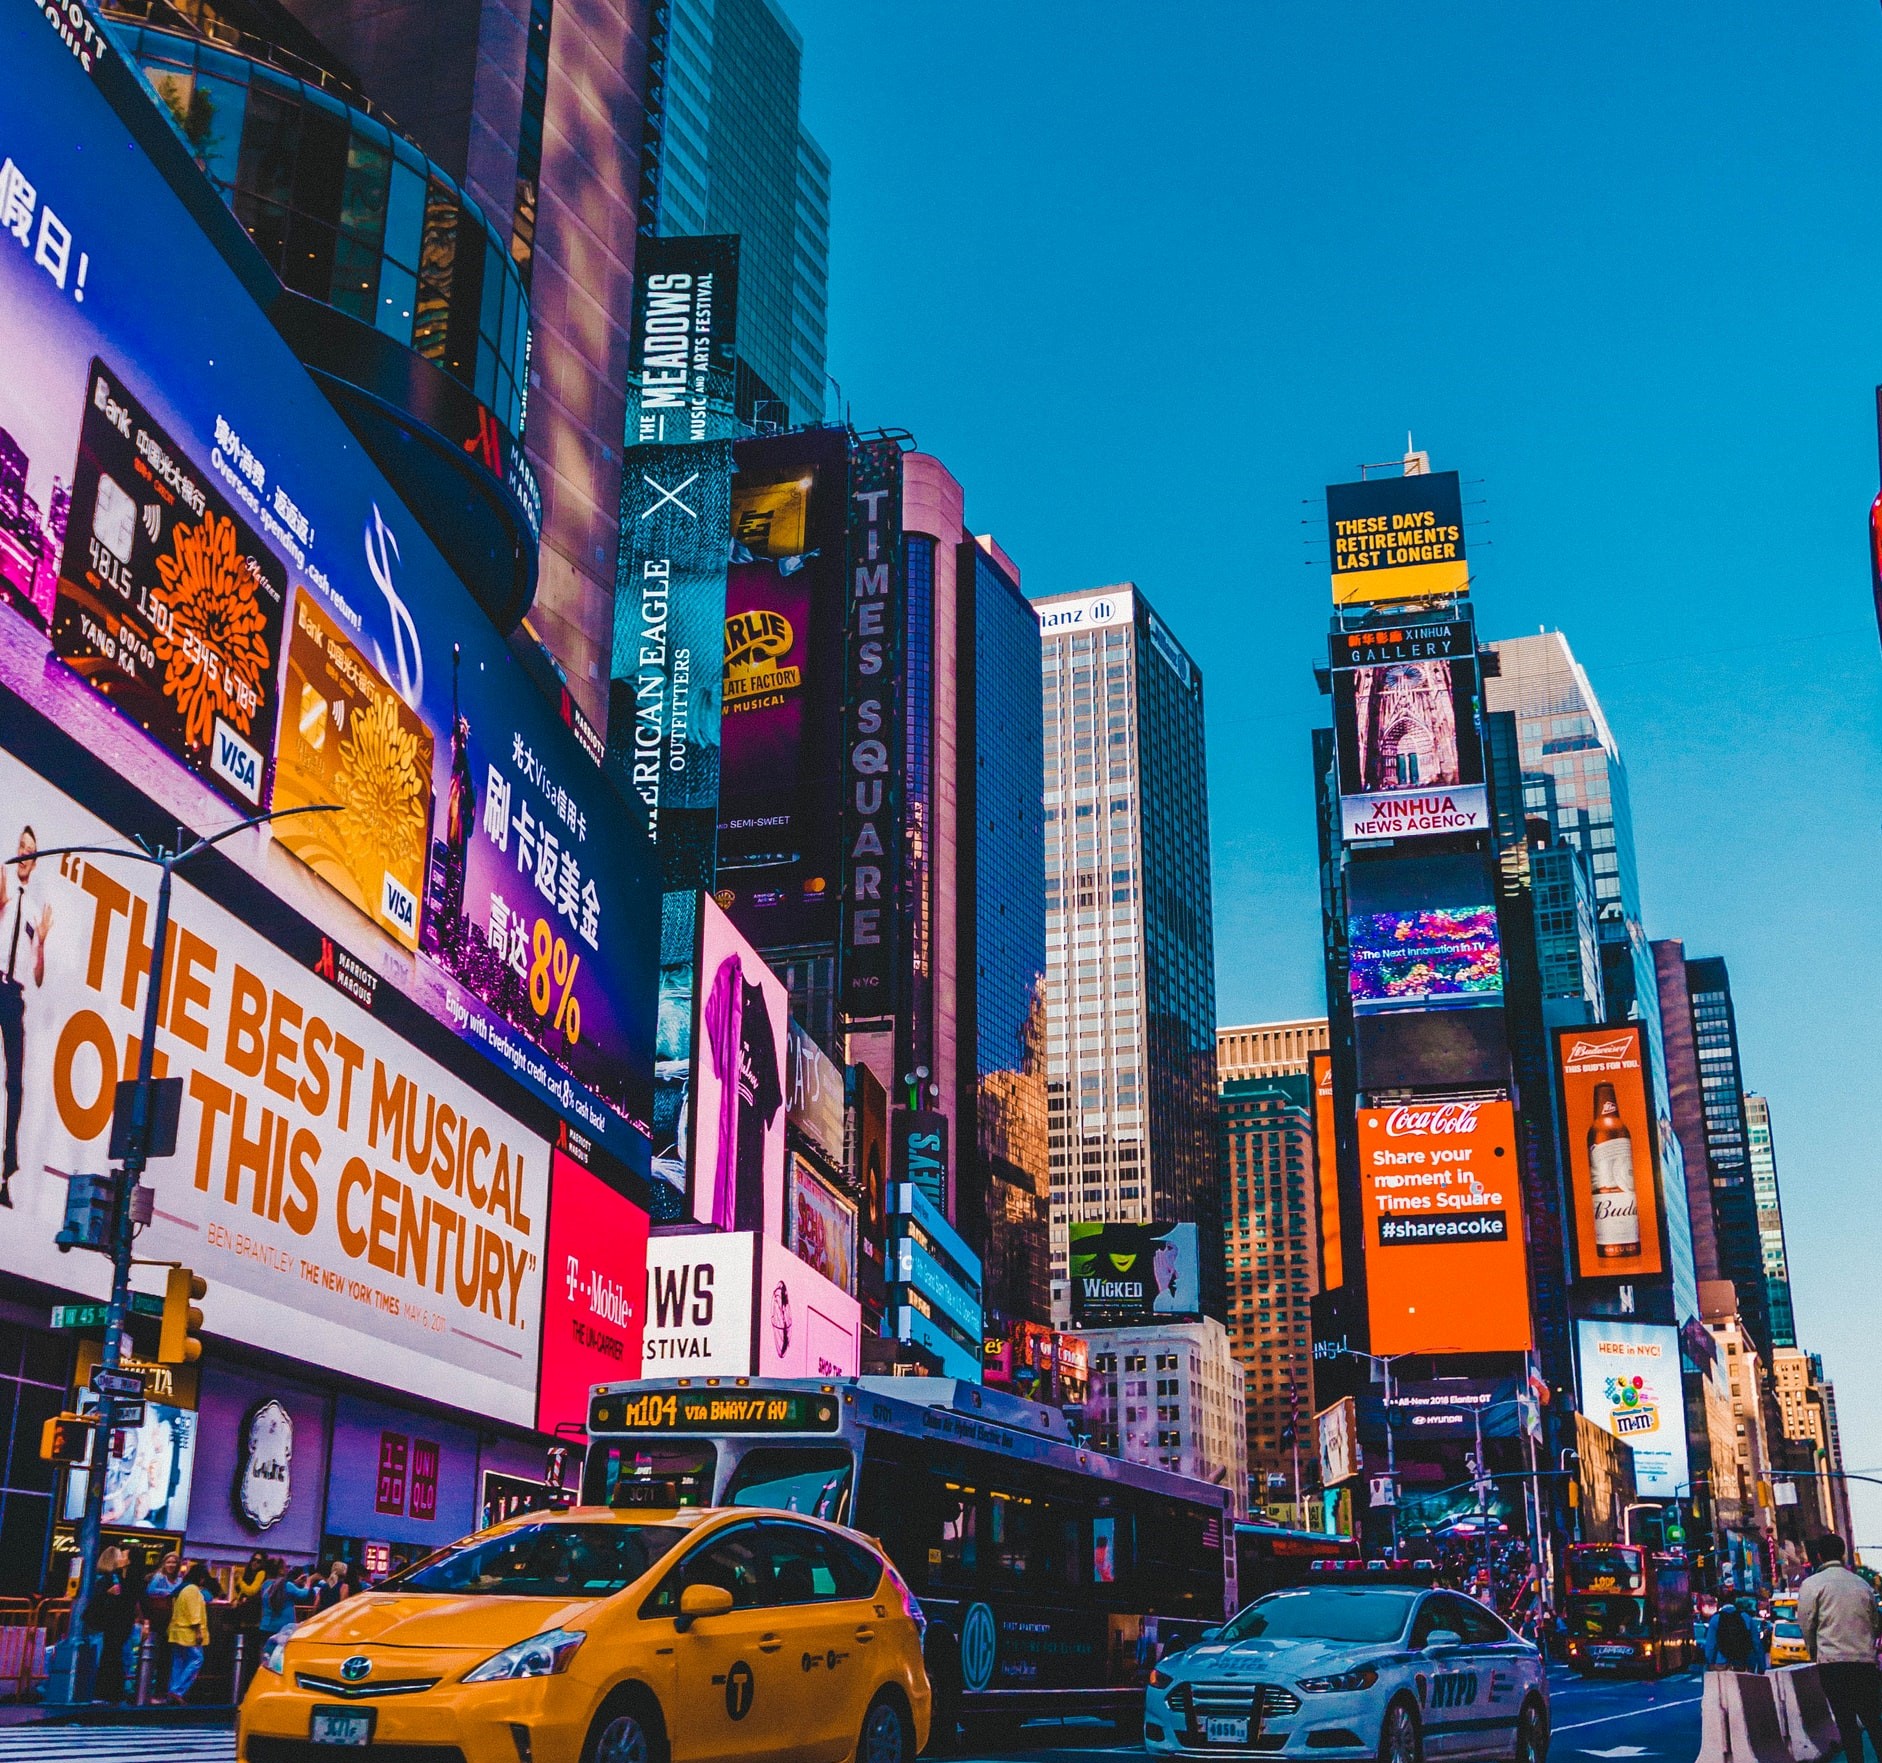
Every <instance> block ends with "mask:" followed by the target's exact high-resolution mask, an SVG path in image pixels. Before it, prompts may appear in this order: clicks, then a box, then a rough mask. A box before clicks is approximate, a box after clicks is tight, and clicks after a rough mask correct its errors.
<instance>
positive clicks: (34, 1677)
mask: <svg viewBox="0 0 1882 1763" xmlns="http://www.w3.org/2000/svg"><path fill="white" fill-rule="evenodd" d="M71 1609H72V1606H71V1600H70V1599H68V1598H0V1700H11V1701H15V1702H24V1701H28V1700H30V1699H31V1697H32V1695H33V1692H34V1691H35V1689H36V1688H37V1687H38V1686H39V1685H40V1684H42V1683H44V1682H45V1679H46V1649H47V1648H48V1647H49V1646H50V1645H51V1644H52V1643H53V1642H54V1641H56V1640H58V1639H59V1637H60V1636H61V1635H63V1634H64V1633H65V1630H66V1626H67V1624H68V1622H69V1621H70V1619H71Z"/></svg>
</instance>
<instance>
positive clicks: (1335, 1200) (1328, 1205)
mask: <svg viewBox="0 0 1882 1763" xmlns="http://www.w3.org/2000/svg"><path fill="white" fill-rule="evenodd" d="M1307 1074H1308V1077H1309V1079H1310V1080H1311V1081H1312V1084H1313V1155H1314V1167H1315V1169H1316V1170H1317V1171H1318V1175H1319V1181H1318V1190H1319V1195H1320V1289H1321V1290H1322V1291H1331V1290H1332V1289H1333V1288H1334V1287H1335V1286H1341V1285H1344V1284H1345V1283H1346V1249H1345V1244H1344V1243H1343V1242H1342V1241H1341V1239H1340V1167H1339V1155H1338V1145H1337V1142H1336V1139H1335V1136H1334V1127H1333V1055H1332V1054H1331V1053H1327V1052H1317V1053H1309V1054H1308V1055H1307Z"/></svg>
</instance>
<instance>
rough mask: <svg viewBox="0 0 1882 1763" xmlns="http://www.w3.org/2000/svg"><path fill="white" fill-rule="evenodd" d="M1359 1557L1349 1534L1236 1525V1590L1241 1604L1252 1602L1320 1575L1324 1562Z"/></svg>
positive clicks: (1258, 1525) (1353, 1540) (1321, 1574)
mask: <svg viewBox="0 0 1882 1763" xmlns="http://www.w3.org/2000/svg"><path fill="white" fill-rule="evenodd" d="M1359 1558H1360V1551H1359V1543H1358V1541H1357V1540H1356V1539H1355V1538H1353V1537H1343V1536H1330V1535H1328V1534H1327V1533H1326V1532H1325V1531H1319V1530H1289V1529H1287V1528H1286V1527H1285V1526H1283V1525H1279V1524H1238V1525H1236V1527H1235V1578H1236V1587H1235V1589H1236V1593H1237V1595H1238V1596H1239V1597H1240V1599H1241V1601H1242V1603H1244V1604H1252V1603H1253V1602H1254V1601H1255V1600H1256V1599H1257V1598H1265V1597H1266V1596H1267V1595H1268V1593H1269V1592H1278V1591H1281V1590H1284V1589H1285V1588H1286V1587H1288V1586H1297V1585H1306V1584H1308V1583H1309V1582H1310V1581H1312V1580H1314V1579H1315V1578H1317V1577H1321V1576H1324V1574H1325V1573H1326V1567H1325V1565H1324V1564H1325V1563H1326V1562H1328V1561H1357V1560H1358V1559H1359Z"/></svg>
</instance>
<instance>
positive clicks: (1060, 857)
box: [1033, 583, 1221, 1319]
mask: <svg viewBox="0 0 1882 1763" xmlns="http://www.w3.org/2000/svg"><path fill="white" fill-rule="evenodd" d="M1033 605H1034V607H1035V609H1036V610H1037V611H1038V613H1039V629H1040V640H1041V644H1042V650H1043V680H1042V683H1043V685H1044V689H1045V755H1044V757H1045V864H1046V874H1045V899H1046V1034H1047V1042H1046V1046H1047V1073H1046V1074H1047V1090H1048V1096H1049V1105H1050V1110H1051V1113H1050V1129H1051V1158H1052V1302H1053V1308H1054V1311H1055V1313H1056V1314H1057V1315H1058V1316H1059V1318H1060V1319H1064V1318H1065V1317H1066V1315H1067V1308H1066V1307H1067V1303H1068V1287H1067V1284H1066V1226H1067V1224H1068V1223H1071V1222H1074V1221H1082V1220H1086V1219H1094V1220H1110V1221H1123V1222H1132V1221H1145V1222H1148V1221H1157V1222H1172V1223H1183V1222H1189V1221H1194V1222H1195V1223H1196V1224H1197V1225H1198V1226H1199V1227H1200V1231H1199V1234H1200V1236H1201V1239H1202V1246H1203V1248H1202V1280H1203V1303H1204V1307H1205V1308H1206V1309H1208V1310H1209V1311H1210V1312H1211V1313H1212V1314H1219V1313H1220V1309H1221V1208H1220V1205H1219V1202H1218V1197H1217V1196H1218V1181H1217V1161H1216V1137H1215V1127H1216V1085H1215V937H1214V929H1213V918H1212V913H1211V905H1210V886H1209V804H1208V784H1207V779H1206V777H1205V774H1204V754H1203V701H1202V672H1201V669H1199V668H1198V667H1197V666H1196V664H1195V662H1194V661H1193V660H1192V659H1191V658H1190V656H1189V655H1188V654H1187V653H1186V652H1185V650H1184V649H1183V647H1182V645H1181V644H1180V643H1178V642H1177V640H1176V638H1175V637H1174V636H1173V635H1172V634H1171V632H1170V630H1169V627H1168V626H1167V625H1166V624H1164V622H1163V621H1162V619H1160V618H1159V617H1158V616H1157V614H1156V613H1155V611H1153V610H1152V608H1151V606H1150V604H1149V602H1148V601H1146V600H1145V599H1144V598H1143V596H1142V595H1141V594H1139V593H1138V592H1137V591H1136V589H1135V588H1134V587H1133V586H1131V585H1130V584H1128V583H1126V584H1123V585H1120V586H1117V587H1113V588H1107V589H1103V590H1101V591H1099V592H1098V593H1095V594H1063V595H1053V596H1051V597H1049V598H1046V599H1042V600H1035V601H1034V602H1033Z"/></svg>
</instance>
